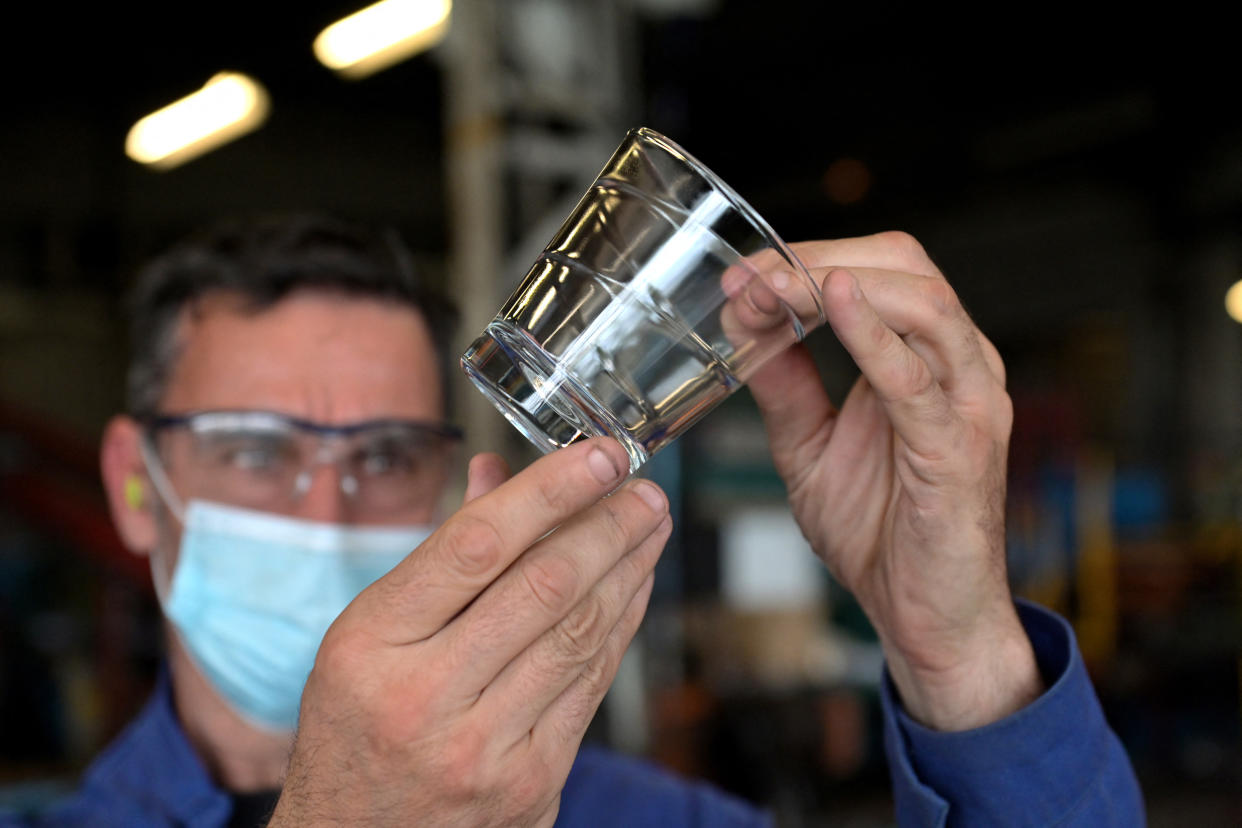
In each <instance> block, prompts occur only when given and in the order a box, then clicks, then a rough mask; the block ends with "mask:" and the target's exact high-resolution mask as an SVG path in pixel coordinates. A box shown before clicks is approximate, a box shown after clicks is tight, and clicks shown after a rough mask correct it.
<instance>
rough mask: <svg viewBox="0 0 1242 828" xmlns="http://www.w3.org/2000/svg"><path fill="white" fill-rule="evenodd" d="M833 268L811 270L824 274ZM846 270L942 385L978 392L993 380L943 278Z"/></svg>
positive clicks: (815, 274)
mask: <svg viewBox="0 0 1242 828" xmlns="http://www.w3.org/2000/svg"><path fill="white" fill-rule="evenodd" d="M834 270H835V268H829V269H827V270H822V269H817V270H816V271H813V272H812V276H813V277H814V278H818V279H821V280H826V279H827V277H828V275H829V274H830V273H832V272H833V271H834ZM849 272H850V273H851V274H853V276H854V278H855V280H856V281H857V283H858V284H859V286H860V289H861V291H862V294H863V296H865V297H866V301H867V303H868V304H869V305H870V306H871V307H872V308H873V309H874V310H875V312H876V314H877V315H878V316H879V318H880V320H881V321H882V322H883V323H884V324H885V325H886V326H887V327H888V328H890V329H892V330H893V332H894V333H896V334H897V335H898V336H900V337H901V338H902V339H903V340H904V341H905V343H906V345H907V346H909V347H910V349H911V350H913V351H914V352H915V353H916V354H918V355H919V356H920V357H921V358H922V359H923V360H924V361H925V362H926V363H927V365H928V367H930V368H931V370H932V374H933V376H934V377H935V378H936V381H937V382H938V383H940V385H941V387H943V388H944V389H945V391H947V392H949V393H950V394H958V393H959V392H965V393H978V392H981V391H986V390H987V386H989V385H991V384H993V383H994V382H996V381H997V378H996V375H995V372H994V367H993V366H992V365H990V364H989V361H988V359H987V357H986V356H985V353H984V349H983V347H982V344H981V342H980V337H981V334H980V332H979V329H978V328H977V327H976V326H975V324H974V322H973V321H972V320H971V318H970V316H969V315H968V314H967V313H966V310H965V308H963V307H962V304H961V302H960V301H959V300H958V297H957V294H956V293H955V292H954V291H953V288H952V287H950V286H949V283H948V282H947V281H945V280H944V279H929V278H926V277H923V276H918V275H914V274H910V273H898V272H894V271H887V270H876V269H873V268H850V269H849ZM825 286H826V285H825ZM997 358H998V359H999V354H998V355H997Z"/></svg>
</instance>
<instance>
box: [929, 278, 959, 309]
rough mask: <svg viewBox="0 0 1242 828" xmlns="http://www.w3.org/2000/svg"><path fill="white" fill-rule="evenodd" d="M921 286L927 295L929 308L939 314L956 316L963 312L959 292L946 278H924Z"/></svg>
mask: <svg viewBox="0 0 1242 828" xmlns="http://www.w3.org/2000/svg"><path fill="white" fill-rule="evenodd" d="M921 287H922V290H923V294H924V295H925V296H926V297H927V306H928V308H930V309H931V311H932V312H933V313H934V314H936V315H937V316H941V317H956V316H958V315H959V314H961V313H962V312H963V311H962V305H961V302H960V301H959V300H958V298H957V292H956V291H955V290H953V287H952V286H951V285H950V284H949V283H948V282H946V281H945V280H944V279H927V280H924V281H923V282H922V283H921Z"/></svg>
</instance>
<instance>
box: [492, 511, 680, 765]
mask: <svg viewBox="0 0 1242 828" xmlns="http://www.w3.org/2000/svg"><path fill="white" fill-rule="evenodd" d="M671 531H672V520H671V519H670V518H669V517H667V516H665V518H664V521H663V523H662V524H661V525H660V527H659V528H658V529H657V531H655V532H653V533H652V534H651V535H650V536H649V537H648V538H647V539H646V540H644V541H643V542H642V543H641V544H639V545H638V547H637V548H636V549H634V550H633V551H632V552H630V553H629V554H627V555H625V556H624V557H622V558H621V560H619V561H618V562H617V563H616V565H615V566H613V568H612V569H611V570H609V571H608V573H607V574H606V575H604V577H603V578H601V579H600V581H599V583H597V584H596V585H595V587H594V588H593V589H592V590H591V591H590V592H588V593H587V595H586V596H585V597H584V598H583V599H582V600H581V601H579V602H578V604H577V606H575V607H574V608H573V609H572V610H571V611H570V612H569V613H568V614H566V615H565V617H564V618H563V619H561V621H560V622H558V623H557V624H556V625H555V626H553V627H552V628H551V629H549V630H547V631H546V632H545V633H543V634H542V635H541V636H539V638H537V639H536V640H535V641H534V642H532V643H531V645H530V646H529V647H527V648H526V649H525V650H524V651H523V652H521V653H520V654H518V656H517V657H516V658H514V659H513V660H512V661H510V662H509V663H508V664H507V665H505V667H504V669H503V670H502V671H501V672H500V673H499V674H498V675H497V676H496V677H495V678H494V679H493V680H492V682H491V683H490V684H489V685H488V686H487V688H486V689H485V690H484V691H483V694H482V696H481V697H480V698H479V700H478V703H477V704H476V707H475V709H476V710H477V711H478V713H479V715H481V716H483V717H485V718H486V720H488V721H494V722H497V724H498V726H501V727H504V728H505V732H504V733H503V735H502V741H503V742H504V743H506V744H508V743H511V742H514V741H517V740H519V739H521V738H524V737H525V735H526V734H528V733H529V732H530V729H531V727H532V726H534V724H535V722H536V721H538V720H539V718H540V716H541V715H542V714H543V712H544V711H545V710H546V709H547V707H548V706H549V705H550V704H552V702H553V701H555V700H556V698H557V697H558V696H560V695H561V693H563V692H564V691H565V688H567V687H568V686H569V685H570V684H572V683H573V682H574V681H575V680H577V678H578V677H579V675H580V674H581V672H582V669H583V668H584V666H585V665H586V664H587V663H589V662H590V661H591V659H593V658H595V656H596V654H598V653H599V651H600V649H601V648H602V647H603V646H604V644H605V642H606V641H607V638H608V636H609V634H610V633H611V632H612V630H613V629H614V628H615V627H616V626H617V624H618V623H619V622H620V620H621V618H622V616H623V615H624V613H625V611H626V608H627V607H629V606H630V604H631V603H632V602H633V600H634V597H635V595H637V593H638V592H639V590H640V589H641V588H642V587H643V584H644V583H646V582H647V581H648V580H649V578H650V577H651V574H652V572H653V571H654V570H655V565H656V563H657V562H658V561H659V559H660V553H661V552H662V551H663V549H664V545H665V543H667V541H668V536H669V533H670V532H671ZM501 723H503V725H502V724H501Z"/></svg>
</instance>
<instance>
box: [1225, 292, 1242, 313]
mask: <svg viewBox="0 0 1242 828" xmlns="http://www.w3.org/2000/svg"><path fill="white" fill-rule="evenodd" d="M1225 312H1226V313H1228V314H1229V315H1230V316H1232V317H1233V320H1234V321H1235V322H1242V282H1234V283H1233V287H1231V288H1229V290H1228V291H1226V293H1225Z"/></svg>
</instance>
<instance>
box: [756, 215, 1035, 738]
mask: <svg viewBox="0 0 1242 828" xmlns="http://www.w3.org/2000/svg"><path fill="white" fill-rule="evenodd" d="M794 250H795V251H796V252H797V254H798V256H799V258H801V259H802V260H803V262H805V263H806V265H807V266H808V267H809V268H811V272H812V275H813V276H814V277H815V278H816V279H817V280H818V281H820V282H821V284H822V293H823V300H824V309H825V312H826V314H827V317H828V323H829V325H831V327H832V329H833V331H834V332H835V333H836V335H837V338H838V339H839V340H840V341H841V343H842V344H843V345H844V346H845V348H846V350H848V351H849V353H850V354H851V356H853V358H854V360H855V362H856V363H857V364H858V366H859V368H860V369H861V371H862V376H861V377H860V378H859V379H858V381H857V383H856V384H855V385H854V387H853V389H852V390H851V391H850V393H849V395H848V397H847V398H846V400H845V403H844V404H843V405H842V406H841V408H840V410H838V409H837V408H836V407H834V405H833V404H832V403H831V402H830V401H829V399H828V397H827V394H826V393H825V391H824V389H823V386H822V384H821V383H820V380H819V376H818V374H817V372H816V368H815V366H814V364H813V363H812V361H811V358H810V356H809V354H808V353H807V351H806V349H805V348H803V347H800V346H799V347H795V348H793V349H790V350H789V351H787V352H785V353H782V354H781V355H779V356H778V357H776V358H774V359H773V360H771V361H770V362H769V363H767V364H766V365H765V366H764V367H763V368H762V369H761V370H760V371H759V373H758V374H757V375H756V376H754V377H753V378H752V379H751V380H750V382H749V386H750V388H751V391H752V393H753V394H754V397H755V399H756V400H757V401H758V403H759V407H760V409H761V410H762V412H763V415H764V420H765V423H766V426H767V429H768V434H769V439H770V442H771V446H772V452H773V457H774V459H775V462H776V466H777V469H778V470H779V471H780V473H781V475H782V477H783V478H784V479H785V482H786V485H787V487H788V490H789V497H790V502H791V504H792V506H793V511H794V515H795V517H796V518H797V520H798V523H799V525H800V526H801V527H802V531H803V532H804V533H805V535H806V536H807V538H808V539H809V540H810V542H811V544H812V546H813V547H814V549H815V550H816V552H817V553H818V554H819V555H820V556H821V557H822V558H823V559H824V561H825V562H826V563H827V565H828V567H829V568H830V570H831V571H832V573H833V574H834V575H835V576H836V577H837V578H838V579H839V580H840V581H841V582H842V584H844V585H845V586H846V587H847V588H848V589H850V590H851V591H852V592H853V593H854V595H855V596H856V597H857V598H858V600H859V602H860V604H861V605H862V607H863V609H864V610H865V611H866V613H867V615H868V617H869V618H870V619H871V621H872V623H873V624H874V625H875V628H876V630H877V632H878V634H879V636H880V640H881V643H882V645H883V647H884V651H885V655H886V658H887V662H888V666H889V671H890V674H891V675H892V677H893V680H894V682H895V683H896V685H897V688H898V691H899V692H900V693H901V696H902V700H903V702H904V704H905V706H906V708H907V710H908V711H909V712H910V713H911V714H912V715H913V716H914V717H915V718H916V719H918V720H920V721H922V722H923V723H924V724H927V725H929V726H931V727H934V728H938V729H942V730H963V729H967V728H971V727H977V726H980V725H983V724H986V723H988V722H991V721H995V720H996V719H999V718H1001V717H1003V716H1005V715H1008V714H1009V713H1012V712H1014V711H1016V710H1018V709H1019V708H1021V707H1023V706H1024V705H1025V704H1027V703H1028V702H1030V701H1031V700H1033V699H1034V698H1035V697H1037V696H1038V695H1039V693H1040V692H1041V690H1042V684H1041V680H1040V677H1039V672H1038V669H1037V666H1036V664H1035V659H1034V654H1033V651H1032V649H1031V646H1030V642H1029V641H1028V639H1027V637H1026V634H1025V632H1024V631H1023V629H1022V627H1021V625H1020V623H1019V621H1018V617H1017V614H1016V612H1015V610H1014V606H1013V602H1012V598H1011V596H1010V593H1009V586H1008V583H1007V580H1006V575H1005V557H1004V549H1005V548H1004V542H1005V536H1004V507H1005V474H1006V455H1007V452H1008V443H1009V433H1010V428H1011V426H1012V420H1013V409H1012V405H1011V403H1010V400H1009V396H1008V395H1007V394H1006V392H1005V369H1004V366H1003V364H1002V362H1001V359H1000V355H999V354H998V353H997V351H996V349H995V347H993V345H992V343H991V342H989V341H988V340H987V338H986V337H984V335H983V334H982V333H981V332H980V331H979V330H978V329H977V328H976V327H975V325H974V324H973V323H972V322H971V320H970V318H969V317H968V316H967V314H966V312H965V310H963V308H962V306H961V304H960V303H959V301H958V299H957V296H956V294H955V293H954V292H953V290H952V288H950V287H949V284H948V282H946V281H945V279H944V277H943V276H942V275H941V273H940V271H939V270H937V269H936V266H935V265H934V264H932V262H931V260H930V259H929V258H928V257H927V255H926V253H925V252H924V251H923V249H922V247H921V246H919V244H918V243H917V242H916V241H915V240H914V239H912V238H911V237H909V236H908V235H906V234H903V233H883V234H879V235H876V236H869V237H865V238H859V239H846V240H841V241H824V242H810V243H806V244H801V245H794Z"/></svg>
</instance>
